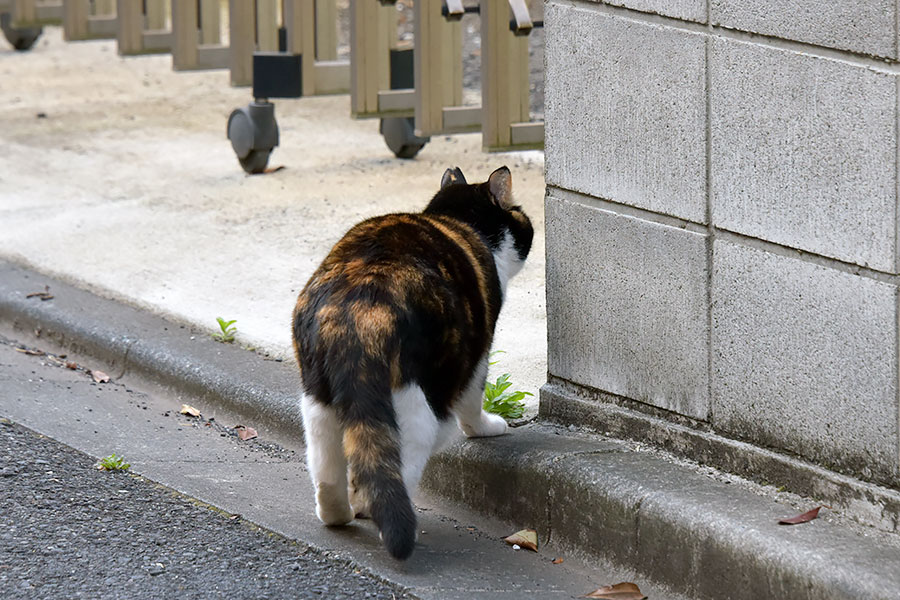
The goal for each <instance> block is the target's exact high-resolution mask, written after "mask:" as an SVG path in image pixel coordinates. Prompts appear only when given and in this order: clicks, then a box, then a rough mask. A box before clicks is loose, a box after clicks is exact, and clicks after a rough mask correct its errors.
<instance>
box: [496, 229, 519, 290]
mask: <svg viewBox="0 0 900 600" xmlns="http://www.w3.org/2000/svg"><path fill="white" fill-rule="evenodd" d="M493 254H494V264H495V265H497V276H498V277H499V278H500V289H501V290H502V291H503V295H504V296H505V295H506V284H507V283H508V282H509V280H510V279H512V278H513V277H514V276H515V275H516V273H518V272H519V271H521V270H522V265H524V264H525V261H524V260H522V259H521V258H519V251H518V250H516V244H515V240H513V236H512V234H510V232H509V231H505V232H504V233H503V241H501V242H500V247H499V248H497V249H496V250H494V252H493Z"/></svg>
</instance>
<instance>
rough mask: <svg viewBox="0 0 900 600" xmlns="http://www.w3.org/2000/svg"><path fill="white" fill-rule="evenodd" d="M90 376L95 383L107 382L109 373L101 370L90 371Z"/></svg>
mask: <svg viewBox="0 0 900 600" xmlns="http://www.w3.org/2000/svg"><path fill="white" fill-rule="evenodd" d="M91 377H93V378H94V381H96V382H97V383H109V375H107V374H106V373H104V372H103V371H91Z"/></svg>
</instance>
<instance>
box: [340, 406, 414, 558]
mask: <svg viewBox="0 0 900 600" xmlns="http://www.w3.org/2000/svg"><path fill="white" fill-rule="evenodd" d="M390 415H391V416H392V415H393V410H391V411H390ZM354 416H355V417H356V418H353V417H354ZM386 419H387V415H384V413H381V414H380V415H378V416H375V415H373V414H369V415H365V418H362V415H349V414H345V418H344V423H345V425H344V454H345V455H346V456H347V462H348V463H349V465H350V472H351V473H352V474H353V478H354V483H355V485H356V489H357V493H358V494H361V495H362V497H363V498H365V499H367V501H368V505H369V509H370V510H371V514H372V520H373V521H375V524H376V525H378V530H379V531H380V532H381V539H382V541H383V542H384V545H385V546H386V547H387V550H388V552H390V554H391V556H393V557H394V558H397V559H400V560H405V559H407V558H409V556H410V555H411V554H412V551H413V548H414V547H415V543H416V514H415V512H414V510H413V505H412V501H411V500H410V498H409V493H408V492H407V490H406V485H405V484H404V482H403V472H402V469H401V462H400V435H399V432H398V430H397V426H396V424H395V423H394V422H393V421H394V420H393V419H390V422H388V421H387V420H386Z"/></svg>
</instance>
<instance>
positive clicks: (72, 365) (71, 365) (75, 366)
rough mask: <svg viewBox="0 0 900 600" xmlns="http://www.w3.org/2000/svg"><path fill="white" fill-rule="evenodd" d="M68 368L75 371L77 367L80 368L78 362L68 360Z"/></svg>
mask: <svg viewBox="0 0 900 600" xmlns="http://www.w3.org/2000/svg"><path fill="white" fill-rule="evenodd" d="M66 368H67V369H71V370H73V371H74V370H75V369H77V368H78V363H73V362H72V361H67V362H66Z"/></svg>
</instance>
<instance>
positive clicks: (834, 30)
mask: <svg viewBox="0 0 900 600" xmlns="http://www.w3.org/2000/svg"><path fill="white" fill-rule="evenodd" d="M894 11H895V6H894V0H826V1H823V0H793V1H792V2H785V1H784V0H710V1H709V20H710V22H711V23H712V24H714V25H721V26H723V27H728V28H729V29H740V30H741V31H750V32H752V33H761V34H763V35H771V36H774V37H779V38H783V39H788V40H796V41H798V42H807V43H810V44H815V45H817V46H826V47H828V48H837V49H839V50H850V51H853V52H860V53H863V54H871V55H874V56H882V57H886V58H896V57H897V48H896V42H895V40H894V32H895V24H894V18H895V12H894Z"/></svg>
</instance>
